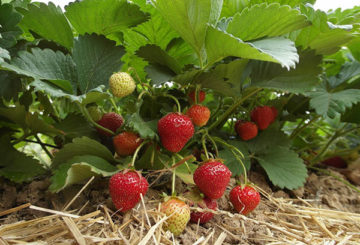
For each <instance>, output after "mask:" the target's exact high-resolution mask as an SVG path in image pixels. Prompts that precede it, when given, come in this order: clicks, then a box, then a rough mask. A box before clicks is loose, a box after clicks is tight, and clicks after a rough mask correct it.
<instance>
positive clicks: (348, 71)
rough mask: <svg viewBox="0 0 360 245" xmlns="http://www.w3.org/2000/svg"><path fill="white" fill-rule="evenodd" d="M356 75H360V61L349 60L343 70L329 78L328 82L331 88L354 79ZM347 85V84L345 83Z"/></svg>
mask: <svg viewBox="0 0 360 245" xmlns="http://www.w3.org/2000/svg"><path fill="white" fill-rule="evenodd" d="M356 77H360V63H359V62H357V61H353V62H347V63H345V64H344V65H343V66H342V67H341V70H340V71H339V72H338V74H336V76H332V77H329V78H328V83H329V85H330V86H331V88H336V87H338V86H339V85H341V84H344V83H345V82H347V81H349V80H350V79H351V80H353V79H354V78H356ZM344 85H347V84H344Z"/></svg>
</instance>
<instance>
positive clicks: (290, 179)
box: [257, 144, 307, 190]
mask: <svg viewBox="0 0 360 245" xmlns="http://www.w3.org/2000/svg"><path fill="white" fill-rule="evenodd" d="M257 160H258V161H259V164H260V165H261V166H262V167H263V168H264V169H265V171H266V173H267V175H268V176H269V179H270V181H271V182H272V183H273V184H274V185H276V186H278V187H280V188H287V189H290V190H292V189H296V188H298V187H301V186H303V185H304V183H305V181H306V177H307V169H306V166H305V164H304V161H303V160H302V159H301V158H299V157H298V155H297V154H296V153H295V152H293V151H291V150H289V149H287V148H286V147H282V146H278V145H275V144H273V147H272V150H271V151H268V152H267V153H266V154H262V155H259V156H257Z"/></svg>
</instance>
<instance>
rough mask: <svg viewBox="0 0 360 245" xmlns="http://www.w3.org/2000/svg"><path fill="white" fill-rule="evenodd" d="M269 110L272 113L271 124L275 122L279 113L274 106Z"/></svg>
mask: <svg viewBox="0 0 360 245" xmlns="http://www.w3.org/2000/svg"><path fill="white" fill-rule="evenodd" d="M271 110H272V112H273V120H272V121H271V123H273V122H275V120H276V117H277V116H278V114H279V112H278V110H277V109H276V107H275V106H272V107H271Z"/></svg>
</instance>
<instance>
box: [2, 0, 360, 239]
mask: <svg viewBox="0 0 360 245" xmlns="http://www.w3.org/2000/svg"><path fill="white" fill-rule="evenodd" d="M240 2H241V4H240ZM313 2H315V1H304V0H301V1H273V0H272V1H270V0H269V1H267V0H265V1H235V0H218V1H212V0H191V1H190V0H173V1H169V0H151V1H147V0H133V1H126V0H83V1H77V2H74V3H70V4H69V5H68V6H66V7H65V9H64V10H62V9H61V8H60V7H58V6H56V5H55V4H54V3H51V2H50V3H49V4H44V3H32V2H30V1H23V2H20V1H15V0H14V1H0V4H1V5H0V82H1V86H0V97H1V100H0V125H1V129H0V144H1V147H0V152H1V153H2V156H3V158H2V160H1V161H0V176H2V177H4V178H7V179H10V180H11V181H13V182H17V183H21V182H25V181H31V180H33V179H35V178H46V177H48V176H51V183H52V184H51V186H50V190H51V191H53V192H59V191H61V190H63V189H64V188H66V187H68V186H70V185H72V184H77V183H81V182H83V181H85V180H87V179H88V178H89V177H91V176H102V177H110V176H112V177H111V179H110V193H111V196H112V199H113V201H114V203H115V206H116V208H118V209H120V210H122V211H126V210H129V209H131V208H133V207H134V206H135V205H136V204H137V203H138V202H139V200H140V199H139V198H140V194H142V195H145V194H146V191H147V188H148V183H147V181H146V179H144V177H143V176H142V175H144V176H145V177H146V175H147V174H148V173H150V172H154V171H156V170H162V169H167V170H169V171H172V172H173V174H174V175H175V176H177V177H179V178H181V179H182V181H183V182H185V183H186V184H187V185H195V184H196V185H197V186H198V187H199V189H200V190H201V191H202V192H203V194H205V196H206V197H203V199H204V202H205V203H206V206H207V207H209V208H213V207H216V205H215V204H216V202H215V204H214V202H213V200H210V198H211V199H218V198H220V197H221V196H222V195H223V194H224V191H225V190H226V188H227V186H228V183H229V180H230V177H231V176H233V177H236V176H240V175H244V176H245V185H240V186H239V187H236V189H234V190H233V191H232V194H231V200H232V202H233V203H234V207H235V209H236V210H237V211H239V212H242V213H244V214H245V213H248V212H250V211H251V210H252V209H254V208H255V207H256V205H257V204H258V202H259V199H260V197H259V194H258V193H257V192H256V191H255V190H254V189H252V187H249V186H247V185H246V183H247V179H246V173H247V171H250V170H251V169H258V167H261V168H262V169H264V171H265V173H266V175H267V178H268V180H269V181H270V182H271V183H272V184H273V185H274V186H277V187H279V188H287V189H296V188H298V187H301V186H303V184H304V183H305V181H306V178H307V176H308V169H312V170H314V169H316V166H315V165H316V164H318V163H321V162H324V163H326V162H328V161H326V159H329V158H330V159H331V158H332V157H339V156H341V157H346V156H348V155H350V154H352V153H353V152H358V150H359V149H360V146H359V145H360V141H359V134H360V127H359V124H360V117H359V115H360V113H359V112H360V52H359V43H360V39H359V35H358V34H359V18H358V13H359V11H360V10H359V8H354V9H352V10H351V11H347V12H346V13H345V12H341V11H340V12H339V11H334V12H330V13H325V12H322V11H320V10H315V9H314V8H313V7H312V6H311V4H310V3H313ZM349 16H352V18H350V17H349ZM29 144H30V145H39V146H41V149H42V152H41V153H40V154H32V153H31V152H26V151H24V149H25V146H26V145H29ZM137 170H139V171H140V170H141V171H142V173H141V174H140V173H139V172H137ZM155 173H156V172H155ZM174 178H175V177H174ZM119 189H122V190H123V191H119ZM124 190H126V191H124ZM252 191H253V192H256V193H253V192H252ZM244 193H245V194H244ZM249 193H250V194H249ZM173 194H174V188H173ZM251 195H252V196H255V197H254V199H252V200H250V197H247V196H251ZM129 197H131V198H130V199H131V200H130V199H129V200H128V201H126V200H124V199H126V198H129ZM243 198H244V200H245V201H242V199H243ZM239 202H248V203H249V204H248V205H247V204H246V205H245V207H243V206H241V205H240V204H239ZM210 204H211V205H210ZM203 206H204V205H203ZM178 208H180V209H181V212H179V213H178V214H174V215H173V216H171V217H172V218H169V220H168V229H169V230H170V231H172V232H173V233H174V234H175V235H176V234H179V233H181V232H182V230H183V229H184V227H185V225H186V223H187V222H188V221H189V219H190V209H189V207H188V205H187V204H186V203H185V202H184V201H183V200H182V199H180V197H179V198H178V197H176V195H173V196H172V197H170V198H168V200H167V201H166V202H164V203H163V204H162V211H163V212H164V213H165V214H167V215H172V214H173V213H174V212H175V211H174V210H177V209H178ZM244 210H245V211H244ZM205 214H206V217H205V216H204V213H197V214H196V215H195V216H194V214H193V217H195V218H193V220H200V222H206V221H207V220H208V219H210V218H211V217H212V216H211V215H210V214H209V213H205ZM197 216H199V217H200V218H197Z"/></svg>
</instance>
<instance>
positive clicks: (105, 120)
mask: <svg viewBox="0 0 360 245" xmlns="http://www.w3.org/2000/svg"><path fill="white" fill-rule="evenodd" d="M97 123H98V124H100V125H101V126H103V127H104V128H107V129H109V130H111V131H113V132H114V133H115V132H116V130H117V129H118V128H120V127H121V125H122V124H123V123H124V119H123V118H122V116H120V115H119V114H117V113H115V112H109V113H105V114H104V115H103V116H102V118H101V119H100V120H99V121H97ZM96 130H97V131H98V132H99V134H102V135H104V136H111V134H110V133H108V132H105V131H103V130H101V129H99V128H96Z"/></svg>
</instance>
